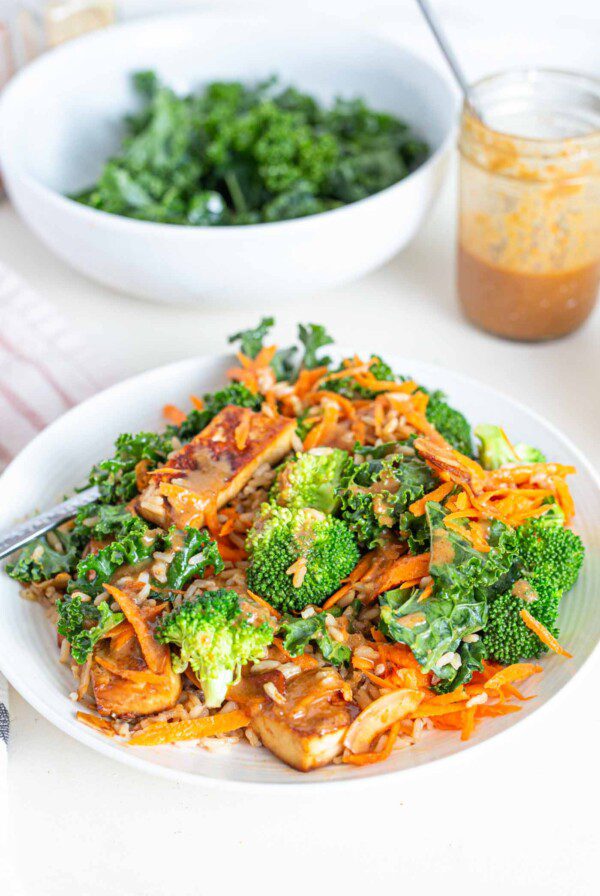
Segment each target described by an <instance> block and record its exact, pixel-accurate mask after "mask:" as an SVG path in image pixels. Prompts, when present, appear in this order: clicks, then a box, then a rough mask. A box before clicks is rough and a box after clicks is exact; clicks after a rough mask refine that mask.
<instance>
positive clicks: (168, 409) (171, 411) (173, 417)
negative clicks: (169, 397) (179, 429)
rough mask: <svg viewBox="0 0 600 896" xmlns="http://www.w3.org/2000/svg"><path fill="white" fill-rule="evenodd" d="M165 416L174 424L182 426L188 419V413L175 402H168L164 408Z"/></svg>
mask: <svg viewBox="0 0 600 896" xmlns="http://www.w3.org/2000/svg"><path fill="white" fill-rule="evenodd" d="M163 417H164V418H165V420H168V421H169V423H173V425H174V426H181V424H182V423H183V421H184V420H185V419H186V414H184V412H183V411H182V410H181V409H180V408H178V407H177V406H176V405H174V404H166V405H165V406H164V408H163Z"/></svg>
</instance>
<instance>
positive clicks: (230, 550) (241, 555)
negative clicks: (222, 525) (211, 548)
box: [217, 538, 248, 563]
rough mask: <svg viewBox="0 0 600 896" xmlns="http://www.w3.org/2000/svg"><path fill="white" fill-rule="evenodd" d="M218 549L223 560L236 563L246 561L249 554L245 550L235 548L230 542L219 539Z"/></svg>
mask: <svg viewBox="0 0 600 896" xmlns="http://www.w3.org/2000/svg"><path fill="white" fill-rule="evenodd" d="M217 547H218V548H219V554H220V555H221V559H222V560H231V561H232V562H233V563H236V562H237V561H238V560H245V559H246V557H247V556H248V554H247V553H246V551H245V550H244V548H238V547H233V545H231V544H230V543H229V542H228V541H225V540H224V539H222V538H217Z"/></svg>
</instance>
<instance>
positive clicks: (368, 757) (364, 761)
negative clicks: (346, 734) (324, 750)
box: [342, 722, 400, 765]
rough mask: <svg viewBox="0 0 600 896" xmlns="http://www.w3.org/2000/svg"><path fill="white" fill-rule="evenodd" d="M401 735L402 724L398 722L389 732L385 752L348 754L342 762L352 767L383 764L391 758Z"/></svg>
mask: <svg viewBox="0 0 600 896" xmlns="http://www.w3.org/2000/svg"><path fill="white" fill-rule="evenodd" d="M399 733H400V722H396V723H395V724H394V725H392V727H391V728H390V730H389V731H388V735H387V738H386V741H385V746H384V748H383V750H380V751H379V752H376V751H372V752H369V753H350V752H347V753H345V754H344V756H343V758H342V761H343V762H347V763H349V764H350V765H372V764H373V763H374V762H383V761H384V760H385V759H388V758H389V756H390V754H391V752H392V750H393V748H394V744H395V743H396V740H397V739H398V734H399Z"/></svg>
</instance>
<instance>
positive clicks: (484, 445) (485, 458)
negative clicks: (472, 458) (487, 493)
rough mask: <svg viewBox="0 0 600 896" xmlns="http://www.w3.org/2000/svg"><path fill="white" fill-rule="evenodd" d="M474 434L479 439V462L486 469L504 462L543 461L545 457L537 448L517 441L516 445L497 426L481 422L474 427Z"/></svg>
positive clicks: (526, 462)
mask: <svg viewBox="0 0 600 896" xmlns="http://www.w3.org/2000/svg"><path fill="white" fill-rule="evenodd" d="M474 432H475V435H476V436H477V438H478V439H479V441H480V443H481V444H480V445H479V463H480V464H481V466H482V467H484V468H485V469H486V470H496V469H497V468H498V467H503V466H504V465H505V464H514V463H518V462H519V461H521V462H522V463H525V464H537V463H544V462H545V460H546V457H545V455H544V454H542V452H541V451H540V450H539V449H538V448H532V447H531V445H525V444H524V442H519V443H518V444H516V445H511V443H510V442H509V441H508V439H507V438H506V433H505V432H504V430H503V429H501V428H500V427H499V426H492V424H490V423H482V424H480V425H479V426H476V427H475V430H474Z"/></svg>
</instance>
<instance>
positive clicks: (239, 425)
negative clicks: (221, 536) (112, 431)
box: [136, 405, 296, 528]
mask: <svg viewBox="0 0 600 896" xmlns="http://www.w3.org/2000/svg"><path fill="white" fill-rule="evenodd" d="M295 426H296V423H295V420H293V419H291V418H289V417H283V416H281V415H279V414H274V415H272V416H271V415H269V414H264V413H262V411H251V410H250V409H249V408H239V407H235V406H234V405H228V406H227V407H226V408H223V410H222V411H221V412H220V413H219V414H217V416H216V417H215V418H214V419H213V420H212V421H211V422H210V423H209V425H208V426H207V427H206V429H203V430H202V432H201V433H199V434H198V435H197V436H195V437H194V438H193V439H192V441H191V442H190V443H189V444H187V445H184V447H183V448H182V449H181V450H180V451H178V452H177V453H176V454H173V455H171V457H170V458H169V459H168V461H167V464H166V465H165V468H164V471H163V472H161V471H158V472H157V474H156V475H154V476H153V477H152V478H153V481H152V482H151V484H150V485H149V486H148V487H147V488H146V489H144V491H143V492H142V494H141V495H140V498H139V501H138V502H137V508H136V509H137V511H138V512H139V513H140V515H141V516H143V517H145V518H146V519H147V520H150V522H153V523H157V524H158V525H159V526H162V527H163V528H167V526H169V525H170V524H171V523H176V524H177V525H179V526H180V527H181V526H184V525H186V524H189V525H194V526H196V527H199V526H202V525H204V517H205V514H206V511H207V509H208V508H209V507H211V505H212V506H214V508H215V509H217V508H219V507H222V506H223V505H224V504H226V503H227V502H228V501H231V499H232V498H234V497H235V495H236V494H237V493H238V492H239V491H240V490H241V489H242V488H243V487H244V486H245V485H246V483H247V482H248V480H249V479H250V478H251V477H252V475H253V473H254V472H255V471H256V470H257V469H258V467H259V466H260V465H261V464H264V463H269V464H275V463H277V462H278V461H279V460H281V458H282V457H283V456H284V455H285V454H287V453H288V452H289V451H290V449H291V446H292V436H293V433H294V429H295Z"/></svg>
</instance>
